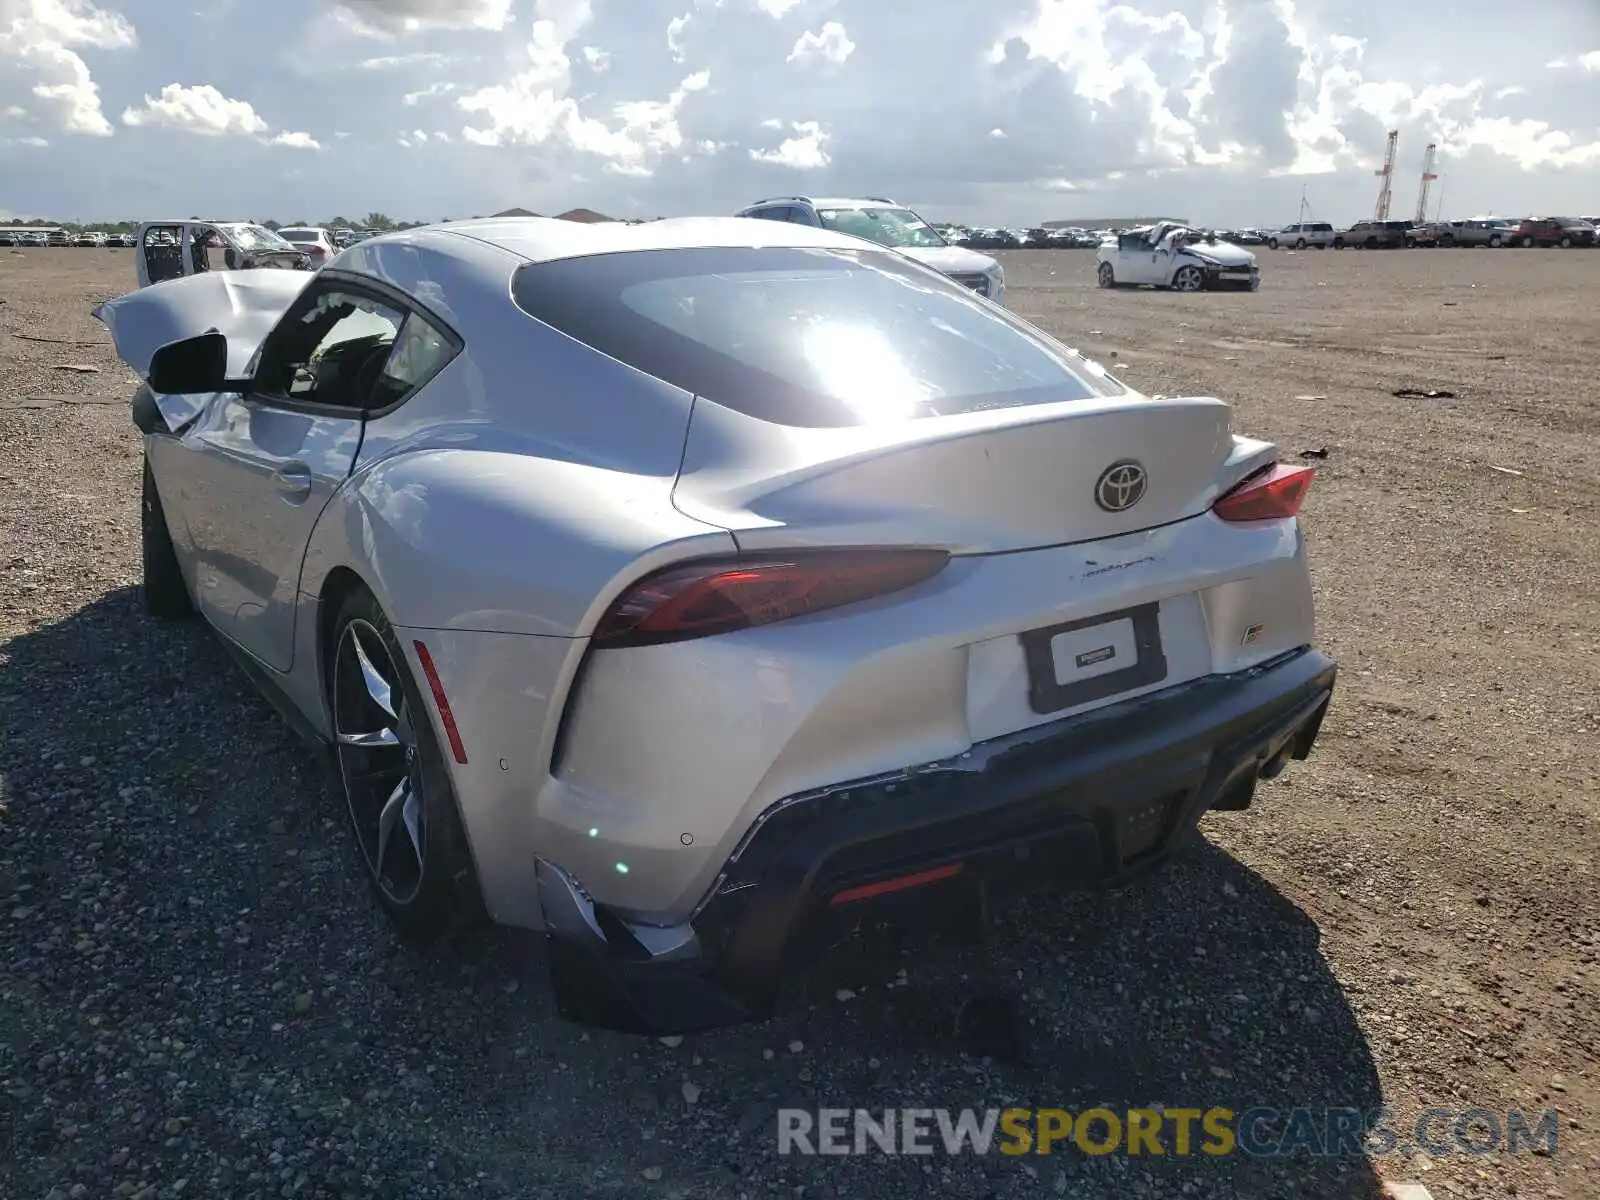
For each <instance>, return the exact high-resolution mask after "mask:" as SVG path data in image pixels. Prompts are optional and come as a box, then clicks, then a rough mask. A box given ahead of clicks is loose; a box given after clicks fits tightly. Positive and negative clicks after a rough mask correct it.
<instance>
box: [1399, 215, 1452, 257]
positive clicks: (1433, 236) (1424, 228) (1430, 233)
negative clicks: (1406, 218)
mask: <svg viewBox="0 0 1600 1200" xmlns="http://www.w3.org/2000/svg"><path fill="white" fill-rule="evenodd" d="M1443 228H1444V227H1443V224H1442V222H1437V221H1426V222H1424V223H1423V224H1421V225H1418V224H1416V223H1415V222H1413V223H1412V224H1411V226H1410V227H1409V228H1408V229H1407V230H1406V231H1405V237H1404V239H1403V244H1404V245H1405V247H1406V248H1407V249H1408V250H1416V249H1423V250H1430V249H1433V248H1434V247H1436V246H1438V245H1439V244H1440V242H1441V240H1442V239H1443V236H1444V234H1443Z"/></svg>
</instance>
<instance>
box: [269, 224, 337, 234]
mask: <svg viewBox="0 0 1600 1200" xmlns="http://www.w3.org/2000/svg"><path fill="white" fill-rule="evenodd" d="M278 232H279V233H327V232H328V231H327V230H326V229H324V228H323V227H322V226H321V225H283V226H280V227H279V229H278Z"/></svg>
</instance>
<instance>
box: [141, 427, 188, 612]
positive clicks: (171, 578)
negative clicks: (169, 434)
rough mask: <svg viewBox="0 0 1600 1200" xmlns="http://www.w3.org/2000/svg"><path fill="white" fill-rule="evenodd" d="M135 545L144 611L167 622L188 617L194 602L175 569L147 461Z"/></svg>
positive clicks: (174, 554)
mask: <svg viewBox="0 0 1600 1200" xmlns="http://www.w3.org/2000/svg"><path fill="white" fill-rule="evenodd" d="M139 542H140V551H141V557H142V558H143V560H144V586H143V587H142V588H141V589H140V591H141V593H142V594H143V596H144V611H145V612H146V613H148V614H149V615H150V616H152V617H157V618H160V619H161V620H169V621H170V620H176V619H178V618H180V617H187V616H190V615H192V614H193V613H194V601H193V600H191V599H190V598H189V585H188V584H186V583H185V582H184V580H183V568H182V567H180V566H179V565H178V551H177V549H176V548H175V547H174V546H173V544H172V531H171V530H170V529H169V528H168V527H167V514H166V510H165V509H164V508H162V507H161V493H160V492H159V491H157V490H156V477H155V473H154V472H153V471H151V470H150V460H149V459H146V460H145V463H144V487H143V491H142V495H141V496H140V500H139Z"/></svg>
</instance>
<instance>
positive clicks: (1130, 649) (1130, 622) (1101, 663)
mask: <svg viewBox="0 0 1600 1200" xmlns="http://www.w3.org/2000/svg"><path fill="white" fill-rule="evenodd" d="M1160 614H1161V606H1160V604H1159V603H1156V602H1151V603H1149V604H1140V605H1136V606H1135V607H1133V608H1124V609H1118V610H1117V611H1116V612H1108V613H1096V614H1095V615H1094V616H1092V617H1081V618H1079V619H1078V620H1076V621H1065V622H1063V623H1061V624H1059V625H1050V626H1047V627H1045V628H1043V629H1033V630H1029V631H1028V632H1027V633H1024V634H1020V635H1019V637H1020V639H1021V642H1022V653H1023V657H1024V658H1025V659H1026V662H1027V669H1028V704H1029V706H1030V707H1032V709H1033V711H1034V712H1035V713H1039V714H1041V715H1042V714H1044V713H1053V712H1058V711H1059V710H1061V709H1063V708H1073V707H1076V706H1077V705H1080V704H1091V703H1093V702H1094V701H1096V700H1104V699H1105V698H1106V697H1108V696H1115V695H1117V694H1118V693H1121V692H1128V691H1132V690H1133V689H1134V688H1140V687H1148V686H1149V685H1150V684H1152V683H1160V682H1161V681H1162V680H1163V679H1165V678H1166V677H1167V656H1166V653H1165V652H1164V651H1163V650H1162V648H1161V620H1160ZM1129 658H1131V659H1132V661H1131V662H1128V665H1126V666H1115V665H1114V664H1115V663H1116V662H1117V661H1118V660H1119V659H1121V660H1123V661H1127V660H1128V659H1129ZM1063 674H1065V675H1066V676H1067V678H1063V677H1062V676H1063Z"/></svg>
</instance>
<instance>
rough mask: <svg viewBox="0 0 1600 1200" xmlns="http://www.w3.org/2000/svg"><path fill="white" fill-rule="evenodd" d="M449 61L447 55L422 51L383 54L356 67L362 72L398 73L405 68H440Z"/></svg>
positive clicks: (365, 60) (363, 61)
mask: <svg viewBox="0 0 1600 1200" xmlns="http://www.w3.org/2000/svg"><path fill="white" fill-rule="evenodd" d="M449 61H450V56H449V55H448V54H438V53H435V52H433V51H428V50H424V51H420V52H418V53H416V54H384V55H381V56H379V57H378V58H364V59H362V60H361V61H360V62H359V63H357V64H356V66H358V67H359V68H360V69H361V70H363V71H398V70H401V69H403V68H406V67H433V66H442V65H443V64H445V63H448V62H449Z"/></svg>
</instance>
